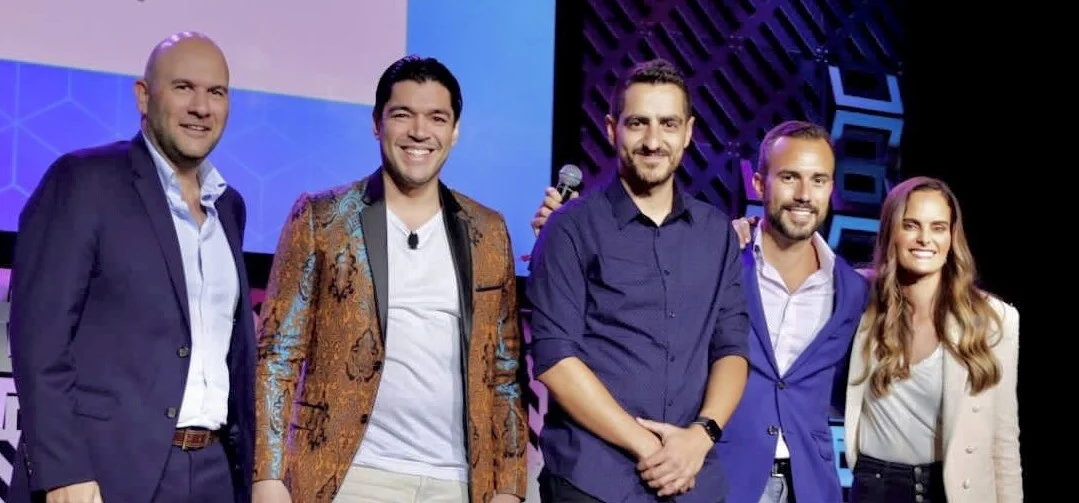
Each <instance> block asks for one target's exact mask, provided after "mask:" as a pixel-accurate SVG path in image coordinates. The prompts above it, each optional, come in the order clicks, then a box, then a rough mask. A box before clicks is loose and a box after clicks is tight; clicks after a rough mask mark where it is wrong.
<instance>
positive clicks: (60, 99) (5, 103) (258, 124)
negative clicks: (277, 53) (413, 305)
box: [0, 60, 378, 252]
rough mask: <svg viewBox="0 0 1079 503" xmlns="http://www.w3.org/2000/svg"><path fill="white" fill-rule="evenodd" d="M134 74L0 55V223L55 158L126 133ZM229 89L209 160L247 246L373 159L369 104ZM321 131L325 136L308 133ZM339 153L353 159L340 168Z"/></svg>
mask: <svg viewBox="0 0 1079 503" xmlns="http://www.w3.org/2000/svg"><path fill="white" fill-rule="evenodd" d="M134 81H135V78H134V77H130V76H126V75H116V74H109V73H103V72H95V71H87V70H78V69H70V68H62V67H55V66H46V65H37V64H28V63H18V62H13V61H5V60H0V229H4V230H16V229H17V224H18V216H19V212H20V211H21V210H22V207H23V205H24V204H25V203H26V198H27V197H28V196H29V194H30V192H31V191H33V189H34V187H35V186H37V184H38V181H39V180H40V179H41V176H42V174H43V173H44V170H45V169H46V168H47V167H48V166H49V165H50V164H51V163H52V162H53V161H54V160H55V159H56V158H57V157H59V156H60V155H62V154H63V153H65V152H69V151H71V150H75V149H81V148H86V147H89V146H93V145H99V144H103V143H108V142H113V141H117V140H128V139H131V138H132V137H133V136H135V134H136V133H137V132H138V127H139V126H138V121H139V117H138V109H137V108H136V106H135V97H134V91H133V88H132V86H133V85H134ZM230 96H231V99H230V111H229V122H228V126H227V129H226V131H225V133H224V135H223V136H222V138H221V143H220V144H219V145H218V147H217V149H215V150H214V152H213V154H212V155H211V157H210V160H211V161H212V162H213V163H214V165H215V166H217V167H218V169H220V170H221V172H222V175H223V176H224V177H225V179H226V180H227V181H228V182H229V184H230V185H231V186H233V187H235V188H236V190H238V191H240V193H241V194H243V196H244V200H245V202H246V203H247V208H248V212H247V218H248V222H247V232H246V236H245V243H244V248H245V249H247V250H249V251H252V250H254V251H260V252H270V251H272V250H273V248H274V246H275V245H276V244H277V236H278V233H279V231H280V228H281V222H284V221H285V213H287V211H288V210H287V206H289V205H291V203H292V201H294V200H295V199H296V197H297V196H298V195H299V192H300V191H301V190H320V189H323V188H325V187H328V186H331V185H330V184H331V183H332V184H338V183H345V182H347V181H348V180H351V179H354V178H356V177H357V176H360V174H361V173H364V174H365V173H367V172H368V171H369V170H370V169H372V166H373V164H372V163H375V162H377V159H378V149H377V144H376V143H375V142H374V141H372V140H371V133H370V120H371V119H370V117H371V107H370V106H366V105H356V104H348V103H330V102H321V101H316V100H312V99H305V98H297V97H290V96H282V95H272V94H269V93H262V92H254V91H246V90H239V89H236V90H232V92H231V93H230ZM271 107H272V109H271ZM326 131H333V132H335V134H332V135H329V134H324V135H322V136H321V137H316V136H315V132H319V133H324V132H326ZM342 159H346V160H349V159H351V160H356V161H359V162H358V163H357V162H346V163H344V164H345V165H346V166H347V168H345V169H342V164H343V163H342ZM356 164H361V165H362V167H360V166H356Z"/></svg>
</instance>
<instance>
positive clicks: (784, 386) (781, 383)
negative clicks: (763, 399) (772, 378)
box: [776, 381, 787, 389]
mask: <svg viewBox="0 0 1079 503" xmlns="http://www.w3.org/2000/svg"><path fill="white" fill-rule="evenodd" d="M776 386H778V387H779V389H787V383H786V381H779V382H777V383H776Z"/></svg>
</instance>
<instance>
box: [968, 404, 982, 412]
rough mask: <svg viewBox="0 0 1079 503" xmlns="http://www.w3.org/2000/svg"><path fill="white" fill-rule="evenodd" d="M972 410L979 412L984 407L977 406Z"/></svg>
mask: <svg viewBox="0 0 1079 503" xmlns="http://www.w3.org/2000/svg"><path fill="white" fill-rule="evenodd" d="M970 410H972V411H974V412H978V411H979V410H982V406H981V405H975V406H973V407H971V408H970Z"/></svg>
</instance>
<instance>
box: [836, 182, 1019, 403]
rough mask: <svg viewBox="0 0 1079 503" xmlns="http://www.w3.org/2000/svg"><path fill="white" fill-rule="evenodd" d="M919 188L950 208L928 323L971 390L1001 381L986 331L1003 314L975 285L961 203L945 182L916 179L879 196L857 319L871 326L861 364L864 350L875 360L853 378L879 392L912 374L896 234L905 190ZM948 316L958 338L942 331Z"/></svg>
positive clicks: (910, 310) (906, 304)
mask: <svg viewBox="0 0 1079 503" xmlns="http://www.w3.org/2000/svg"><path fill="white" fill-rule="evenodd" d="M922 191H933V192H937V193H939V194H941V195H942V196H944V198H945V199H946V200H947V201H948V206H949V207H950V208H951V233H952V245H951V250H950V251H949V252H948V256H947V258H946V259H945V263H944V269H943V271H941V281H940V287H939V290H938V291H937V295H936V297H935V299H936V300H935V306H934V309H933V326H934V327H935V328H936V330H937V333H938V334H940V339H941V344H943V345H944V348H945V349H946V350H947V351H948V352H949V353H950V354H951V355H952V356H953V357H955V358H956V359H957V360H958V361H959V362H960V363H962V364H963V366H965V367H966V368H967V372H968V374H969V376H970V381H969V384H970V391H971V392H972V393H973V394H978V393H980V392H981V391H983V390H985V389H987V388H989V387H992V386H994V385H995V384H997V382H999V381H1000V376H1001V369H1000V363H999V362H998V361H997V359H996V357H995V356H994V355H993V352H992V350H991V349H990V348H991V346H992V345H993V344H996V343H997V342H998V341H999V337H998V338H997V339H998V340H995V341H990V340H989V338H990V334H993V333H996V334H999V333H1000V331H999V328H1000V324H1001V320H1000V317H999V316H998V315H997V313H996V311H995V310H994V309H993V308H992V306H990V305H989V301H988V295H987V294H986V293H985V292H983V291H981V290H979V289H978V288H977V287H976V286H975V278H976V271H975V266H974V257H973V256H972V255H971V253H970V246H969V245H968V243H967V237H966V234H965V233H964V231H963V214H962V211H961V210H960V209H959V202H958V201H957V200H956V197H955V193H953V192H952V189H951V188H949V187H948V185H947V184H945V183H944V182H943V181H941V180H937V179H935V178H928V177H915V178H911V179H909V180H906V181H904V182H903V183H900V184H899V185H896V186H895V188H893V189H892V190H891V191H890V192H889V193H888V196H887V197H886V198H885V200H884V205H883V206H882V208H881V219H880V231H879V232H878V234H877V240H876V247H875V250H874V253H873V272H872V280H871V281H872V286H871V289H870V301H869V307H868V309H867V310H866V313H865V316H864V317H863V318H862V326H863V327H868V328H869V337H868V338H867V339H866V342H865V346H864V347H863V348H862V352H863V353H862V354H863V355H864V356H865V360H866V361H867V362H868V361H870V355H873V356H875V357H876V359H877V364H876V366H875V367H874V368H873V369H872V371H870V369H869V368H868V367H867V368H866V369H865V371H864V372H863V374H862V376H861V377H859V378H858V380H857V381H856V382H859V383H860V382H862V381H864V380H865V379H866V378H869V380H870V388H871V389H872V392H873V394H874V395H875V396H878V397H880V396H884V395H886V394H887V393H888V387H889V385H891V383H892V382H893V381H896V380H901V379H906V378H908V377H910V363H911V362H910V354H911V344H912V339H913V331H912V329H911V319H912V316H913V312H914V309H913V307H912V306H911V304H910V302H908V301H907V299H906V298H905V297H904V296H903V291H902V289H901V288H900V280H899V274H900V272H901V271H900V265H899V259H898V257H897V248H896V245H895V243H894V235H895V233H896V231H897V230H898V229H899V226H901V225H902V223H903V216H904V215H905V214H906V210H907V201H908V200H909V198H910V195H911V194H912V193H914V192H922ZM949 318H952V319H954V320H955V323H956V326H957V327H958V329H959V331H960V334H961V335H960V337H959V339H958V342H957V343H953V342H952V341H951V340H950V339H949V338H948V337H946V336H945V334H946V333H947V332H946V329H947V322H948V320H949ZM994 324H995V329H994Z"/></svg>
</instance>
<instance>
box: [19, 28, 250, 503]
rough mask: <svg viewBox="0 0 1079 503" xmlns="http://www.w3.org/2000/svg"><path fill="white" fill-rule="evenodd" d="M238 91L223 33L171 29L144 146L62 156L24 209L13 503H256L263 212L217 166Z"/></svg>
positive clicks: (144, 111) (143, 85)
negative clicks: (250, 279)
mask: <svg viewBox="0 0 1079 503" xmlns="http://www.w3.org/2000/svg"><path fill="white" fill-rule="evenodd" d="M228 84H229V72H228V65H227V63H226V61H225V57H224V55H223V54H222V52H221V50H220V49H219V48H218V47H217V45H216V44H214V43H213V42H212V41H211V40H210V39H208V38H207V37H205V36H203V35H200V34H197V33H180V34H177V35H174V36H172V37H169V38H168V39H166V40H164V41H163V42H161V43H160V44H158V46H156V47H155V48H154V50H153V52H152V54H151V56H150V58H149V61H148V63H147V65H146V73H145V75H144V76H143V78H142V79H140V80H138V82H137V83H136V85H135V94H136V98H137V102H138V106H139V111H140V113H141V116H142V121H141V128H140V131H139V133H138V134H137V135H136V136H135V137H134V139H132V140H130V141H124V142H118V143H113V144H111V145H105V146H101V147H96V148H90V149H87V150H81V151H77V152H73V153H69V154H66V155H63V156H61V157H60V158H59V159H58V160H57V161H56V162H55V163H53V165H52V166H50V167H49V169H48V171H47V172H46V173H45V175H44V177H43V178H42V180H41V182H40V184H39V185H38V186H37V188H36V189H35V190H34V193H33V194H32V195H31V197H30V199H29V201H28V202H27V204H26V207H25V208H24V209H23V212H22V214H21V216H20V219H19V235H18V240H17V243H16V247H15V258H14V265H13V275H12V313H11V352H12V362H13V371H14V376H15V386H16V388H17V390H18V393H19V400H20V406H21V413H22V415H23V416H22V424H23V432H22V438H21V440H20V442H19V446H18V453H17V456H16V461H15V466H14V473H13V480H12V486H11V491H10V493H11V494H10V495H9V500H8V501H9V503H10V502H16V503H24V502H30V501H46V502H48V503H92V502H102V501H103V502H105V503H195V502H198V503H235V502H241V501H242V502H245V503H246V502H249V501H250V495H249V494H250V485H251V472H252V470H251V458H252V455H253V447H254V444H253V439H254V395H253V391H252V390H253V386H254V365H255V350H254V342H255V341H254V323H253V320H252V316H251V306H250V299H249V295H248V285H247V277H246V274H245V269H244V261H243V251H242V247H243V234H244V224H245V219H246V210H245V207H244V202H243V199H242V198H241V196H240V194H239V193H238V192H236V190H235V189H233V188H232V187H230V186H229V185H228V184H227V183H226V182H225V179H224V178H223V177H222V175H221V173H219V172H218V171H217V169H216V168H214V167H213V166H212V165H211V164H210V163H209V162H208V161H207V160H206V157H207V156H208V155H209V154H210V152H211V151H212V150H213V148H214V147H215V146H216V145H217V142H218V140H219V139H220V138H221V133H222V131H223V130H224V128H225V123H226V121H227V119H228V108H229V89H228Z"/></svg>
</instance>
